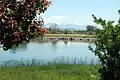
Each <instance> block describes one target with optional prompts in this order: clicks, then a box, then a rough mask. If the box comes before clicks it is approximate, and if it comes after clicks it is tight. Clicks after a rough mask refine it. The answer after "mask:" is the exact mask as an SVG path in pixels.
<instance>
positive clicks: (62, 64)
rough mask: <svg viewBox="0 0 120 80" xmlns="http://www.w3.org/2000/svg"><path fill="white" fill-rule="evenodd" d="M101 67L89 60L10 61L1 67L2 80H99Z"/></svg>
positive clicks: (66, 58)
mask: <svg viewBox="0 0 120 80" xmlns="http://www.w3.org/2000/svg"><path fill="white" fill-rule="evenodd" d="M100 67H101V66H100V64H99V63H96V61H94V60H87V58H69V57H60V58H56V59H55V60H53V61H52V62H47V61H43V60H36V59H32V60H21V61H18V60H9V61H5V62H3V63H2V65H1V66H0V80H98V79H99V73H98V69H99V68H100Z"/></svg>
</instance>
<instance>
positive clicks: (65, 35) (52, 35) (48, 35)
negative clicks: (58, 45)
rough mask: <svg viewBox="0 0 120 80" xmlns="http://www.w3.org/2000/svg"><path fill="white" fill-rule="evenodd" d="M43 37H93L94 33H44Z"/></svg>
mask: <svg viewBox="0 0 120 80" xmlns="http://www.w3.org/2000/svg"><path fill="white" fill-rule="evenodd" d="M45 37H72V38H95V35H75V34H45Z"/></svg>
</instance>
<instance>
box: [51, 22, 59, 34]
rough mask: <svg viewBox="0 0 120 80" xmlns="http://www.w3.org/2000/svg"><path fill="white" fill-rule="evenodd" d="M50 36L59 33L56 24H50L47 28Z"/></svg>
mask: <svg viewBox="0 0 120 80" xmlns="http://www.w3.org/2000/svg"><path fill="white" fill-rule="evenodd" d="M49 29H50V31H51V32H52V34H56V33H57V32H58V31H59V28H58V25H57V24H56V23H52V24H51V25H50V27H49Z"/></svg>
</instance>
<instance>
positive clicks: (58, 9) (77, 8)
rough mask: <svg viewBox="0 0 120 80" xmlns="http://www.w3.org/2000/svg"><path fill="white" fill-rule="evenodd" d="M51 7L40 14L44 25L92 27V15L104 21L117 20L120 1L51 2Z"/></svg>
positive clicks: (69, 0) (67, 0)
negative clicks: (62, 24)
mask: <svg viewBox="0 0 120 80" xmlns="http://www.w3.org/2000/svg"><path fill="white" fill-rule="evenodd" d="M51 1H52V5H51V6H50V7H49V8H48V10H47V11H46V12H45V13H44V14H42V16H43V18H44V21H45V23H53V22H55V23H58V24H61V23H74V24H79V25H88V24H89V25H92V24H94V23H93V18H92V14H94V15H96V16H97V17H102V18H104V19H106V20H115V21H116V20H118V17H119V14H118V12H117V10H118V9H120V0H51Z"/></svg>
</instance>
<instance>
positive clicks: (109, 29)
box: [89, 15, 120, 80]
mask: <svg viewBox="0 0 120 80" xmlns="http://www.w3.org/2000/svg"><path fill="white" fill-rule="evenodd" d="M92 16H93V18H94V22H95V23H96V24H99V25H101V26H102V27H103V29H99V28H97V29H96V41H95V46H96V47H95V49H93V48H92V46H90V47H89V48H90V50H91V51H92V52H94V53H95V55H96V56H98V58H99V59H100V61H101V64H102V66H103V67H102V68H101V69H100V70H99V71H100V73H101V80H120V23H119V22H118V23H117V24H116V25H115V24H114V21H106V20H103V19H102V18H99V19H98V18H97V17H95V16H94V15H92Z"/></svg>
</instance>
